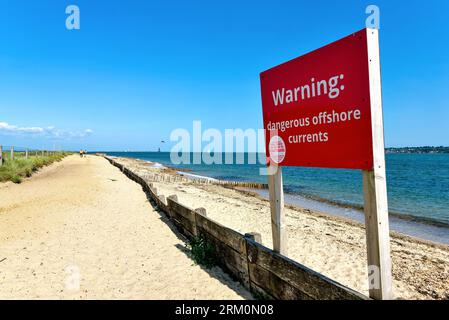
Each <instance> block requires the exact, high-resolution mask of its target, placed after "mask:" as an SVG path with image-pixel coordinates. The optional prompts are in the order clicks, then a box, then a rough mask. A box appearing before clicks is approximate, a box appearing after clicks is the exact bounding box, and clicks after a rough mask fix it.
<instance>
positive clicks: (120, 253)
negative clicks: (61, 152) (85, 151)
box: [0, 156, 251, 299]
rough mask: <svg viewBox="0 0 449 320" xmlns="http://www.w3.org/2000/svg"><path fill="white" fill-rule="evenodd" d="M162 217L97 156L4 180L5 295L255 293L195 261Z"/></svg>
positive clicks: (0, 220)
mask: <svg viewBox="0 0 449 320" xmlns="http://www.w3.org/2000/svg"><path fill="white" fill-rule="evenodd" d="M163 220H164V218H163V217H161V216H160V215H159V213H157V212H156V211H155V210H154V209H153V207H152V206H151V204H150V203H149V202H148V201H147V199H146V196H145V194H144V193H143V191H142V189H141V187H140V186H139V185H137V184H136V183H134V182H132V181H130V180H129V179H128V178H126V177H125V176H124V175H123V174H122V173H121V172H120V171H119V170H118V169H117V168H115V167H113V166H111V165H110V164H109V163H108V162H107V161H106V160H105V159H103V158H100V157H94V156H89V157H87V158H86V159H80V158H79V157H78V156H70V157H67V158H66V159H64V160H63V161H62V162H60V163H57V164H54V165H52V166H50V167H48V168H45V169H43V170H42V172H40V173H38V174H37V175H36V176H34V177H32V178H31V179H28V180H26V181H25V182H23V183H22V184H21V185H14V184H11V183H7V184H2V185H0V299H10V298H18V299H22V298H32V299H35V298H42V299H44V298H45V299H96V298H104V299H242V298H251V296H250V294H249V293H248V292H247V291H246V290H245V289H243V287H242V286H241V285H239V284H238V283H236V282H234V281H232V280H231V279H230V278H229V277H228V276H227V275H226V274H224V273H223V272H222V271H221V270H220V269H218V268H214V269H212V270H205V269H203V268H201V267H199V266H197V265H194V264H193V262H192V260H191V259H190V258H189V257H188V256H187V255H186V251H185V249H184V242H183V241H182V239H180V238H179V237H178V236H177V234H176V233H174V232H173V231H172V230H171V229H170V227H169V226H168V225H167V224H166V223H165V222H164V221H163ZM78 286H79V288H78Z"/></svg>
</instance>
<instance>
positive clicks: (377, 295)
mask: <svg viewBox="0 0 449 320" xmlns="http://www.w3.org/2000/svg"><path fill="white" fill-rule="evenodd" d="M366 32H367V39H368V65H369V78H370V102H371V129H372V138H373V170H367V171H363V191H364V202H365V206H364V211H365V227H366V244H367V258H368V271H369V275H368V276H369V282H370V288H369V295H370V297H371V298H373V299H382V300H386V299H391V298H392V284H391V281H392V280H391V257H390V229H389V223H388V201H387V182H386V174H385V147H384V133H383V116H382V88H381V79H380V54H379V33H378V30H377V29H366Z"/></svg>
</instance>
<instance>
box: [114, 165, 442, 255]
mask: <svg viewBox="0 0 449 320" xmlns="http://www.w3.org/2000/svg"><path fill="white" fill-rule="evenodd" d="M118 158H121V157H118ZM123 158H126V159H130V160H139V161H143V162H145V163H148V164H151V165H152V167H153V166H154V165H155V164H156V165H157V167H159V166H161V167H164V168H167V169H169V170H173V171H174V173H175V174H177V175H180V176H183V177H186V178H189V179H192V181H193V180H204V181H209V182H211V183H214V182H219V181H224V180H219V179H216V178H212V177H208V176H204V175H200V174H197V173H195V171H194V170H189V171H188V172H187V171H186V170H184V169H179V168H176V167H172V166H169V165H164V164H161V163H159V162H153V161H150V160H142V159H136V158H128V157H123ZM235 182H236V183H242V184H245V183H248V184H252V183H253V182H250V181H235ZM255 184H257V183H255ZM228 187H231V188H235V189H236V190H246V191H250V192H254V193H255V194H258V195H259V196H261V197H262V198H263V199H267V198H268V189H267V188H248V187H240V186H238V185H237V186H232V185H230V186H228ZM294 198H296V199H294ZM298 198H299V199H301V200H302V201H301V200H300V201H298ZM285 203H286V205H291V206H293V207H296V208H297V209H298V210H301V209H306V210H312V211H318V212H321V213H325V214H328V215H330V216H333V217H339V218H345V219H348V220H351V221H353V222H358V223H362V224H364V213H363V206H362V205H354V204H345V203H341V202H338V201H332V200H329V199H325V198H321V197H318V196H313V195H305V194H298V193H289V192H285ZM304 203H306V205H304ZM344 211H346V212H344ZM389 216H390V230H391V231H392V232H396V233H399V234H402V235H404V236H409V237H413V238H416V239H418V240H423V241H429V242H432V243H435V244H441V245H446V246H449V224H447V223H445V222H442V221H438V220H436V219H433V218H426V217H417V216H414V215H410V214H404V213H397V212H394V211H389ZM429 232H430V235H429Z"/></svg>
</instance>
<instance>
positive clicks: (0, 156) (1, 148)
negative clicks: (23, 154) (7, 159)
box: [0, 146, 3, 167]
mask: <svg viewBox="0 0 449 320" xmlns="http://www.w3.org/2000/svg"><path fill="white" fill-rule="evenodd" d="M2 165H3V146H0V167H1V166H2Z"/></svg>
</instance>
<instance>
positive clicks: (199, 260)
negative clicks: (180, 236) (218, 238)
mask: <svg viewBox="0 0 449 320" xmlns="http://www.w3.org/2000/svg"><path fill="white" fill-rule="evenodd" d="M187 248H188V249H189V250H190V254H191V256H192V259H193V261H195V263H196V264H199V265H203V266H205V267H206V268H212V267H213V266H215V265H216V264H217V257H216V253H215V248H214V246H213V245H212V244H211V243H210V242H208V241H207V240H206V239H204V238H203V237H195V238H193V239H192V240H191V241H190V243H189V244H188V245H187Z"/></svg>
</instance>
